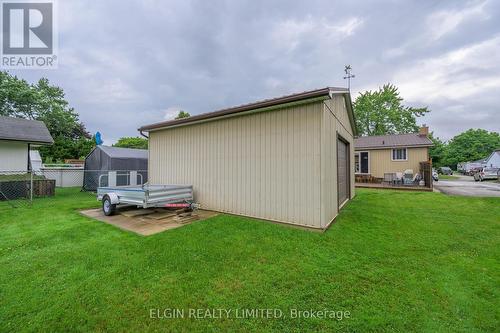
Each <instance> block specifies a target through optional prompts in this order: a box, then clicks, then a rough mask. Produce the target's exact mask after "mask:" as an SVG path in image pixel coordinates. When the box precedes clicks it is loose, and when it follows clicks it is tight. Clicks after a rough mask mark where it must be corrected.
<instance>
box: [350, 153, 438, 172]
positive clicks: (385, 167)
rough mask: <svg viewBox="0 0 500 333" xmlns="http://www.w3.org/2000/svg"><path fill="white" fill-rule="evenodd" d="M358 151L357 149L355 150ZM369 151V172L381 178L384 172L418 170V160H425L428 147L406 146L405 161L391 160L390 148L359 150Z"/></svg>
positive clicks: (427, 157)
mask: <svg viewBox="0 0 500 333" xmlns="http://www.w3.org/2000/svg"><path fill="white" fill-rule="evenodd" d="M356 151H358V150H356ZM359 151H368V152H369V161H370V162H369V170H368V171H369V173H370V174H371V175H372V176H373V177H378V178H383V177H384V173H385V172H403V171H404V170H406V169H413V172H418V171H419V170H420V162H423V161H427V160H428V159H429V156H428V148H426V147H425V148H408V150H407V155H408V160H407V161H392V149H372V150H359Z"/></svg>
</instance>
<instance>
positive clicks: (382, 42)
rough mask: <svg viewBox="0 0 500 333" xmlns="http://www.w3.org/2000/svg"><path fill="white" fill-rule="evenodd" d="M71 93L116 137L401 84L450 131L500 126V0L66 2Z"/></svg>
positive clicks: (65, 82) (64, 80) (442, 130)
mask: <svg viewBox="0 0 500 333" xmlns="http://www.w3.org/2000/svg"><path fill="white" fill-rule="evenodd" d="M58 12H59V13H58V25H59V28H58V31H59V57H58V58H59V68H58V69H56V70H16V71H11V72H12V73H14V74H16V75H18V76H20V77H22V78H25V79H27V80H28V81H34V80H36V79H38V78H40V77H42V76H45V77H48V78H49V80H50V81H51V82H52V83H53V84H56V85H58V86H60V87H62V88H63V89H64V90H65V92H66V94H67V99H68V100H69V102H70V104H71V105H72V106H73V107H74V108H75V109H76V111H77V112H78V113H79V114H80V116H81V120H82V121H83V122H84V123H85V124H86V125H87V128H88V130H89V131H91V132H92V133H94V132H95V131H100V132H101V133H102V135H103V139H104V142H105V144H111V143H113V142H114V141H115V140H116V139H118V138H119V137H121V136H136V135H138V132H137V130H136V129H137V128H138V127H139V126H141V125H145V124H148V123H152V122H157V121H161V120H164V119H168V118H170V117H172V116H174V115H175V114H176V113H177V111H178V110H179V109H183V110H186V111H188V112H189V113H191V114H192V115H193V114H198V113H202V112H208V111H213V110H216V109H220V108H224V107H230V106H234V105H238V104H243V103H248V102H252V101H256V100H259V99H263V98H269V97H276V96H281V95H284V94H288V93H294V92H300V91H304V90H310V89H315V88H321V87H325V86H345V85H346V82H345V80H343V79H342V77H343V74H344V73H343V68H344V65H345V64H351V65H352V67H353V72H354V74H355V75H356V78H355V79H354V80H353V82H352V95H353V99H354V98H355V97H356V96H357V95H358V93H359V92H360V91H364V90H372V89H377V88H378V87H379V86H382V85H383V84H384V83H387V82H391V83H393V84H395V85H396V86H398V87H399V88H400V91H401V95H402V96H403V98H404V99H405V101H406V102H407V104H409V105H414V106H428V107H429V108H430V109H431V110H432V111H431V114H430V115H428V116H426V117H425V118H422V119H421V120H419V122H420V123H426V124H428V125H429V126H430V128H431V130H432V131H434V132H435V133H436V134H437V135H438V136H440V137H442V138H444V139H449V138H451V137H453V136H454V135H455V134H458V133H459V132H461V131H463V130H466V129H468V128H471V127H472V128H484V129H487V130H490V131H500V1H493V0H490V1H438V0H436V1H422V0H420V1H397V0H393V1H352V0H351V1H332V0H325V1H321V0H318V1H314V0H308V1H295V2H294V1H290V0H283V1H216V0H211V1H185V0H182V1H181V0H179V1H175V2H174V1H154V0H146V1H145V0H141V1H125V0H116V1H88V0H87V1H76V0H64V1H59V2H58Z"/></svg>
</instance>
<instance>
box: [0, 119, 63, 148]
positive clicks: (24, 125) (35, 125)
mask: <svg viewBox="0 0 500 333" xmlns="http://www.w3.org/2000/svg"><path fill="white" fill-rule="evenodd" d="M0 140H10V141H24V142H29V143H39V144H52V143H54V140H53V139H52V137H51V136H50V133H49V130H48V129H47V126H45V124H44V123H43V122H42V121H38V120H29V119H24V118H13V117H4V116H0Z"/></svg>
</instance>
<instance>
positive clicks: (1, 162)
mask: <svg viewBox="0 0 500 333" xmlns="http://www.w3.org/2000/svg"><path fill="white" fill-rule="evenodd" d="M27 170H28V144H27V143H25V142H14V141H3V140H0V171H24V172H26V171H27Z"/></svg>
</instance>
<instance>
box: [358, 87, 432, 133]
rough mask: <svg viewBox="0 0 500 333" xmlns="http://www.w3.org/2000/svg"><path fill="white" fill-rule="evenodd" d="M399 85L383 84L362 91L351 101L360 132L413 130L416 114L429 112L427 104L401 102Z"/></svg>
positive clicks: (415, 129) (403, 131) (417, 115)
mask: <svg viewBox="0 0 500 333" xmlns="http://www.w3.org/2000/svg"><path fill="white" fill-rule="evenodd" d="M402 103H403V98H401V97H400V96H399V92H398V88H397V87H396V86H394V85H392V84H386V85H384V86H383V87H382V88H380V89H379V90H377V91H366V92H364V93H361V94H360V95H359V96H358V97H357V98H356V100H355V101H354V103H353V106H354V115H355V117H356V126H357V128H358V132H359V134H360V135H385V134H401V133H414V132H417V131H418V125H417V117H421V116H423V115H425V114H426V113H428V112H429V110H428V109H427V107H423V108H413V107H408V106H404V105H403V104H402Z"/></svg>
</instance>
